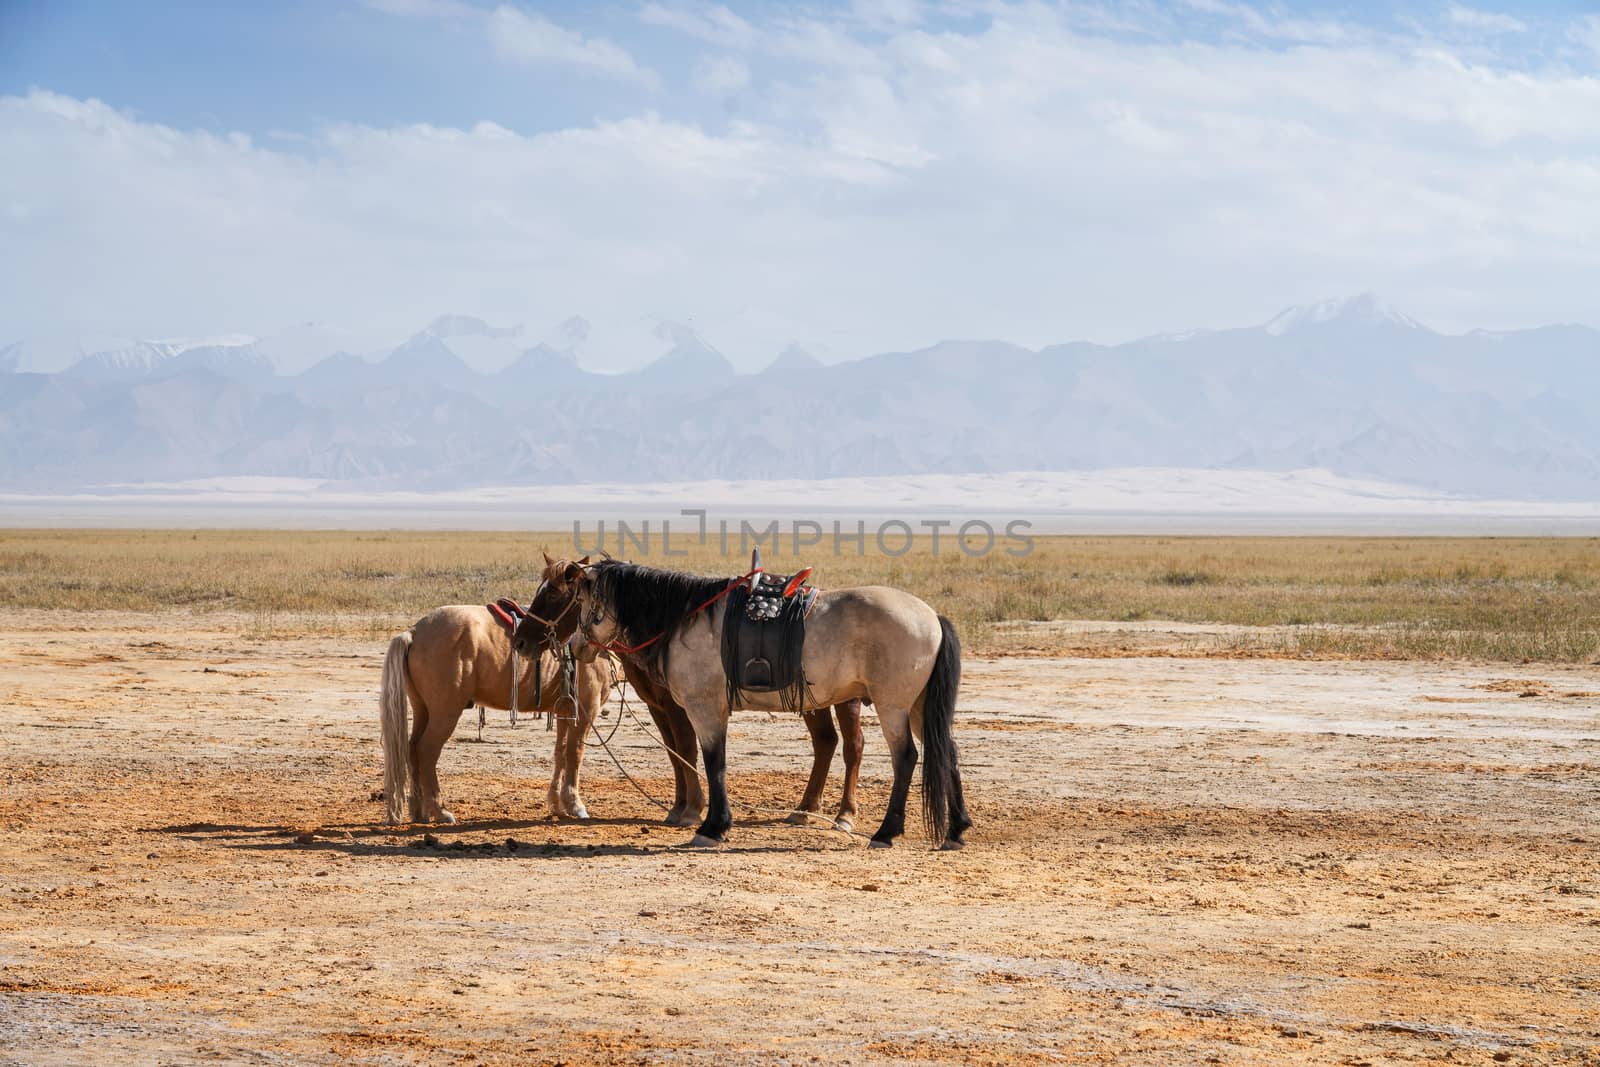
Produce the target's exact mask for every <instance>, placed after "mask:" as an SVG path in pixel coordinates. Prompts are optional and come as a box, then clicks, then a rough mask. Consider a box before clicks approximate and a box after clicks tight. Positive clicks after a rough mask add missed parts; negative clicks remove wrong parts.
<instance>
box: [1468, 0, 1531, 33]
mask: <svg viewBox="0 0 1600 1067" xmlns="http://www.w3.org/2000/svg"><path fill="white" fill-rule="evenodd" d="M1450 21H1451V22H1452V23H1454V24H1455V25H1457V26H1463V27H1466V28H1467V29H1470V30H1478V31H1481V32H1484V33H1495V34H1498V33H1527V32H1528V24H1527V23H1526V22H1523V21H1522V20H1521V19H1519V18H1514V17H1512V16H1511V15H1503V14H1500V13H1499V12H1497V11H1479V10H1478V9H1476V8H1471V7H1463V6H1461V5H1460V4H1451V5H1450Z"/></svg>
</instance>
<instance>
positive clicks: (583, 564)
mask: <svg viewBox="0 0 1600 1067" xmlns="http://www.w3.org/2000/svg"><path fill="white" fill-rule="evenodd" d="M588 565H589V557H588V556H584V557H583V558H582V559H580V560H579V561H578V566H580V567H587V566H588Z"/></svg>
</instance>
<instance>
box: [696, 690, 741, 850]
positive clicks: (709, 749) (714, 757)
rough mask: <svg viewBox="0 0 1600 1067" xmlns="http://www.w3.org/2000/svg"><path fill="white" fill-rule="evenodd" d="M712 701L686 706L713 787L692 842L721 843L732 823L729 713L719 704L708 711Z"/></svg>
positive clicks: (708, 781) (707, 781) (698, 844)
mask: <svg viewBox="0 0 1600 1067" xmlns="http://www.w3.org/2000/svg"><path fill="white" fill-rule="evenodd" d="M708 703H709V702H705V703H695V704H691V705H689V706H688V708H687V709H686V710H687V711H688V713H689V721H690V722H691V723H692V724H693V725H694V733H695V736H696V737H697V738H699V739H700V752H701V754H702V755H703V756H705V760H706V783H707V784H708V785H709V786H710V787H711V803H710V804H709V805H708V806H707V807H706V819H705V822H703V823H701V824H700V829H698V830H697V831H695V835H694V840H693V841H691V842H690V844H691V845H695V846H698V847H705V846H708V845H719V844H721V843H722V842H723V840H724V839H725V838H726V837H727V834H728V827H730V826H732V825H733V809H732V808H731V807H729V806H728V777H727V769H728V768H727V755H728V713H727V712H726V711H725V710H724V709H722V708H720V707H718V708H715V710H711V711H707V710H705V709H706V708H707V707H708Z"/></svg>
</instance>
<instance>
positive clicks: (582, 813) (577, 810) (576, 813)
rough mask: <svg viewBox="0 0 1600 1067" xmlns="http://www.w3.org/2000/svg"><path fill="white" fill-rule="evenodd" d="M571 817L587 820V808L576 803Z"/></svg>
mask: <svg viewBox="0 0 1600 1067" xmlns="http://www.w3.org/2000/svg"><path fill="white" fill-rule="evenodd" d="M572 817H573V818H574V819H584V820H587V819H588V818H589V809H588V808H586V807H584V806H583V805H582V804H578V805H576V806H575V807H574V808H573V809H572Z"/></svg>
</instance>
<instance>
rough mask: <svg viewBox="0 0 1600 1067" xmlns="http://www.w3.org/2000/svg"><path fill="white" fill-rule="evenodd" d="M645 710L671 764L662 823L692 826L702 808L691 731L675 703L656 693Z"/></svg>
mask: <svg viewBox="0 0 1600 1067" xmlns="http://www.w3.org/2000/svg"><path fill="white" fill-rule="evenodd" d="M658 704H659V706H658ZM645 707H647V708H649V709H650V718H651V720H652V721H653V722H654V723H655V724H656V730H657V731H658V732H659V733H660V734H661V741H662V743H663V744H664V745H666V746H667V753H668V756H667V758H668V761H669V762H671V764H672V808H671V810H669V811H668V812H667V817H666V818H665V819H664V820H662V821H663V822H665V823H666V824H667V825H668V826H693V825H694V824H695V823H697V822H699V821H700V812H701V809H703V808H704V807H705V795H704V793H703V792H702V791H701V789H700V775H699V774H697V773H696V772H695V767H696V766H697V765H698V760H699V759H700V751H699V749H698V748H697V747H696V746H695V743H694V727H692V726H690V725H689V716H688V715H687V714H685V713H684V710H683V709H682V708H681V707H679V706H678V704H677V702H676V701H674V700H673V699H672V698H671V697H668V696H663V695H662V694H660V693H659V692H657V693H653V694H652V700H651V702H650V703H647V704H646V705H645Z"/></svg>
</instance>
